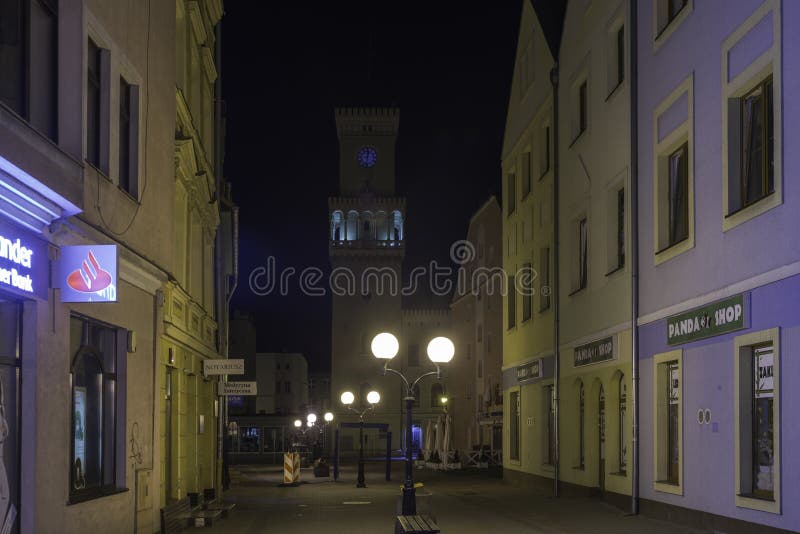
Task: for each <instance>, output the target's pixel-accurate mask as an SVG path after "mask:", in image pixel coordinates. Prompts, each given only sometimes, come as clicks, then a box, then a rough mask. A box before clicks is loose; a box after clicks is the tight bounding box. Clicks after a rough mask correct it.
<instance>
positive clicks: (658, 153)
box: [653, 74, 694, 265]
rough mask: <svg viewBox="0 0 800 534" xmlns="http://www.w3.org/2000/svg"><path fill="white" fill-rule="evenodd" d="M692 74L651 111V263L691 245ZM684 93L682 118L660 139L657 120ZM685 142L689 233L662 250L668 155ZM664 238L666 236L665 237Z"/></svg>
mask: <svg viewBox="0 0 800 534" xmlns="http://www.w3.org/2000/svg"><path fill="white" fill-rule="evenodd" d="M693 85H694V74H690V75H689V76H687V77H686V78H685V79H684V80H683V81H682V82H681V83H680V84H679V85H678V86H677V87H676V88H675V89H674V90H673V91H672V92H671V93H670V94H669V95H668V96H667V97H666V98H665V99H664V100H662V101H661V103H660V104H658V106H657V107H656V108H655V109H654V110H653V255H654V261H655V265H659V264H661V263H663V262H665V261H667V260H670V259H672V258H674V257H675V256H678V255H680V254H683V253H684V252H686V251H688V250H691V249H692V248H694V91H693ZM684 94H686V95H687V108H688V109H687V115H686V120H684V121H683V122H682V123H680V124H679V125H677V126H676V127H675V128H674V129H673V130H672V131H671V132H670V133H669V134H667V135H666V136H665V137H664V139H662V140H661V141H659V140H658V119H659V118H660V117H661V116H662V115H663V114H664V113H665V112H666V111H667V110H669V109H670V107H671V106H672V104H674V103H675V102H676V101H677V100H678V99H679V98H681V97H682V96H683V95H684ZM684 143H686V144H687V145H688V148H689V156H688V161H687V171H688V177H687V182H688V184H687V188H686V189H687V194H688V196H689V198H688V203H689V207H688V211H689V217H688V221H687V224H688V225H689V236H688V238H686V239H684V240H683V241H681V242H679V243H676V244H674V245H673V246H671V247H669V248H664V249H662V248H661V247H662V243H663V242H664V237H663V233H664V232H667V233H668V232H669V218H668V217H667V219H666V221H667V224H664V223H663V221H662V220H661V218H662V215H663V214H662V212H663V211H664V209H665V208H666V209H667V210H669V206H668V205H667V204H668V198H669V197H668V196H667V195H666V194H665V193H664V191H668V189H669V186H668V184H669V164H668V159H669V156H670V154H672V153H673V152H674V151H675V150H677V149H678V148H680V147H681V145H683V144H684ZM667 240H668V238H667Z"/></svg>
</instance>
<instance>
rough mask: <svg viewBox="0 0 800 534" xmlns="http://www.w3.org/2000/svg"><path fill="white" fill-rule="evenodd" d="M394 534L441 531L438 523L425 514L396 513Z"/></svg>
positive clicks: (430, 533)
mask: <svg viewBox="0 0 800 534" xmlns="http://www.w3.org/2000/svg"><path fill="white" fill-rule="evenodd" d="M394 532H395V534H434V533H438V532H441V530H439V525H437V524H436V522H435V521H434V520H433V519H431V518H430V517H429V516H427V515H398V516H397V522H395V524H394Z"/></svg>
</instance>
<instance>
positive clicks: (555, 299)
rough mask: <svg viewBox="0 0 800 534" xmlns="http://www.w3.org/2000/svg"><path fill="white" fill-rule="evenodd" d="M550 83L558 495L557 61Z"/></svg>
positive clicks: (555, 471) (555, 479)
mask: <svg viewBox="0 0 800 534" xmlns="http://www.w3.org/2000/svg"><path fill="white" fill-rule="evenodd" d="M550 83H551V84H552V86H553V281H552V286H551V288H550V294H551V295H552V300H553V411H554V412H555V413H554V414H553V415H554V422H553V434H555V435H554V439H553V445H554V446H553V449H554V451H553V454H554V455H555V458H553V496H554V497H558V486H559V483H558V468H559V439H558V430H559V429H558V415H559V414H558V412H559V410H558V400H559V388H558V383H559V377H560V374H561V363H560V357H559V353H558V339H559V334H558V327H559V324H558V135H559V133H558V61H556V62H555V63H554V64H553V68H552V69H551V70H550Z"/></svg>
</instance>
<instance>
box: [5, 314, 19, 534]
mask: <svg viewBox="0 0 800 534" xmlns="http://www.w3.org/2000/svg"><path fill="white" fill-rule="evenodd" d="M21 314H22V306H21V304H20V303H17V302H12V301H0V531H1V532H3V534H6V533H9V534H16V533H17V532H19V530H18V526H19V521H18V518H19V512H20V500H19V479H20V448H19V410H20V404H19V400H20V399H19V394H20V391H19V386H20V380H19V376H20V372H19V371H20V354H21V350H20V348H21V347H20V336H19V334H20V329H21V327H22V325H21Z"/></svg>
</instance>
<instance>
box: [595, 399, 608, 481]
mask: <svg viewBox="0 0 800 534" xmlns="http://www.w3.org/2000/svg"><path fill="white" fill-rule="evenodd" d="M599 401H600V402H599V405H598V417H597V419H598V423H599V424H598V426H599V443H600V447H599V452H600V462H599V473H598V475H597V480H598V486H599V487H600V493H603V492H604V491H605V487H606V394H605V392H604V391H603V386H600V399H599Z"/></svg>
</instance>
